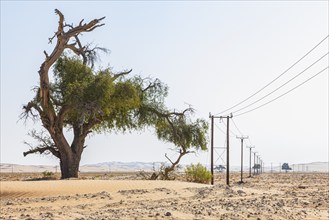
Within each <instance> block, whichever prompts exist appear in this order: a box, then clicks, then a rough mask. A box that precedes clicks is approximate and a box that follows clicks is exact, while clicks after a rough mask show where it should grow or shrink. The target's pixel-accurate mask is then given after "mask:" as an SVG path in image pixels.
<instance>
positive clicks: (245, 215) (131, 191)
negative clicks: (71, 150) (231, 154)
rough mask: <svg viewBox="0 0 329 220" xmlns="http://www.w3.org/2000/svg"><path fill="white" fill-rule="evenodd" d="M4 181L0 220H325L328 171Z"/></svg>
mask: <svg viewBox="0 0 329 220" xmlns="http://www.w3.org/2000/svg"><path fill="white" fill-rule="evenodd" d="M1 175H2V174H1ZM5 179H6V178H4V177H3V176H2V178H1V181H0V195H1V201H0V211H1V215H0V219H76V220H78V219H80V220H82V219H85V220H87V219H273V220H274V219H275V220H276V219H290V220H291V219H296V220H299V219H323V220H324V219H326V220H327V219H329V174H328V173H323V174H320V173H313V174H310V173H307V174H306V173H305V174H292V173H290V174H289V173H288V174H285V173H277V174H262V175H258V176H255V177H253V178H245V183H244V184H242V185H241V184H237V182H238V180H239V175H238V173H236V174H233V175H231V183H232V184H231V186H230V187H227V186H225V177H224V175H223V174H222V175H218V176H217V177H216V180H215V182H216V184H215V185H214V186H209V185H203V184H196V183H188V182H182V181H147V180H136V179H138V176H137V175H129V176H124V177H120V178H117V177H116V178H115V177H109V176H108V175H103V176H102V175H98V176H97V178H95V177H93V178H87V179H85V180H48V181H5ZM92 179H94V180H92ZM7 180H10V178H7Z"/></svg>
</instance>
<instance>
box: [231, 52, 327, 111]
mask: <svg viewBox="0 0 329 220" xmlns="http://www.w3.org/2000/svg"><path fill="white" fill-rule="evenodd" d="M328 54H329V52H328V53H326V54H324V55H323V56H322V57H321V58H319V59H318V60H316V61H315V62H314V63H312V64H311V65H309V66H308V67H307V68H306V69H304V70H303V71H302V72H300V73H298V74H297V75H296V76H294V77H293V78H291V79H290V80H288V81H287V82H285V83H284V84H282V85H281V86H279V87H278V88H276V89H275V90H273V91H272V92H270V93H268V94H267V95H265V96H263V97H262V98H260V99H258V100H256V101H254V102H252V103H250V104H249V105H247V106H244V107H242V108H240V109H238V110H236V111H234V112H232V113H233V114H234V113H237V112H239V111H241V110H243V109H246V108H248V107H250V106H251V105H253V104H255V103H257V102H259V101H261V100H263V99H265V98H266V97H268V96H269V95H271V94H273V93H274V92H276V91H278V90H279V89H281V88H282V87H283V86H285V85H287V84H288V83H290V82H291V81H292V80H294V79H296V78H297V77H298V76H300V75H301V74H303V73H304V72H306V71H307V70H308V69H310V68H311V67H312V66H314V65H315V64H317V63H318V62H319V61H320V60H322V59H323V58H324V57H326V56H327V55H328Z"/></svg>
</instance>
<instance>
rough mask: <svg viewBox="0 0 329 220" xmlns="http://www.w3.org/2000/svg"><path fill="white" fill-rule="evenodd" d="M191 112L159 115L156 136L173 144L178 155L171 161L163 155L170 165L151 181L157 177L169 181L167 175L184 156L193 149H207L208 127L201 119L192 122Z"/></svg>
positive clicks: (189, 109) (189, 110) (192, 151)
mask: <svg viewBox="0 0 329 220" xmlns="http://www.w3.org/2000/svg"><path fill="white" fill-rule="evenodd" d="M192 112H193V109H191V108H188V109H185V110H184V111H183V112H182V113H176V112H167V113H166V114H164V115H161V114H160V115H159V116H161V117H159V120H158V121H157V124H156V133H157V136H158V138H159V139H160V140H162V141H165V142H169V143H173V144H174V145H175V147H176V151H177V152H178V154H179V155H178V157H177V158H176V159H175V160H172V159H170V158H169V157H168V156H167V154H165V157H166V158H167V159H168V161H169V162H170V165H169V166H165V167H163V168H162V170H161V171H160V172H159V173H158V174H154V175H153V177H152V178H153V179H156V178H158V177H159V176H160V178H161V179H170V176H169V174H170V173H171V172H173V171H174V170H175V169H176V168H177V166H178V165H179V162H180V160H181V159H182V157H183V156H184V155H186V154H189V153H194V152H195V151H194V149H195V150H199V149H201V150H206V149H207V139H206V133H207V130H208V125H207V123H206V122H205V121H204V120H201V119H197V120H196V121H195V122H193V121H192V120H191V119H190V117H189V116H190V113H192ZM158 114H159V113H158Z"/></svg>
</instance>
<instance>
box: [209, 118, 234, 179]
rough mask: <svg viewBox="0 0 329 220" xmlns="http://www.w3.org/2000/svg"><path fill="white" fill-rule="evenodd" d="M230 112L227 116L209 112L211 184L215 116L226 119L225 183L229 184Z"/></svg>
mask: <svg viewBox="0 0 329 220" xmlns="http://www.w3.org/2000/svg"><path fill="white" fill-rule="evenodd" d="M232 117H233V115H232V113H231V114H230V115H229V116H214V115H211V113H209V118H210V119H211V141H210V144H211V149H210V157H211V168H210V171H211V175H212V178H211V184H212V185H213V184H214V177H213V176H214V119H215V118H220V119H223V118H226V119H227V122H226V123H227V124H226V126H227V128H226V148H227V149H226V184H227V185H230V118H232Z"/></svg>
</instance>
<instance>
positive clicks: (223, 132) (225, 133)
mask: <svg viewBox="0 0 329 220" xmlns="http://www.w3.org/2000/svg"><path fill="white" fill-rule="evenodd" d="M215 126H216V127H217V128H218V130H220V131H221V132H222V133H223V134H226V133H225V131H223V129H221V128H220V127H219V126H218V125H217V124H215Z"/></svg>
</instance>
